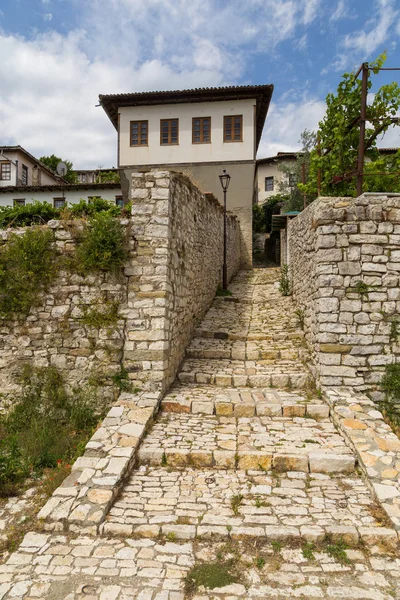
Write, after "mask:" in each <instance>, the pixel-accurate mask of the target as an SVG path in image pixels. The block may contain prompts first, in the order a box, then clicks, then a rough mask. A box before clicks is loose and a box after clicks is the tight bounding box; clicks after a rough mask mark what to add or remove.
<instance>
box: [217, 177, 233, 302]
mask: <svg viewBox="0 0 400 600" xmlns="http://www.w3.org/2000/svg"><path fill="white" fill-rule="evenodd" d="M219 180H220V182H221V186H222V189H223V192H224V262H223V267H222V289H224V290H227V289H228V269H227V263H226V192H227V189H228V187H229V182H230V180H231V176H230V175H228V173H227V172H226V171H225V169H224V170H223V171H222V175H219Z"/></svg>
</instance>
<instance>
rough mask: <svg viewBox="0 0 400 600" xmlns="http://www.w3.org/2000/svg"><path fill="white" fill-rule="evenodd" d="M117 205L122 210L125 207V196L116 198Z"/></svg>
mask: <svg viewBox="0 0 400 600" xmlns="http://www.w3.org/2000/svg"><path fill="white" fill-rule="evenodd" d="M115 204H116V205H117V206H120V207H121V208H122V207H123V206H124V197H123V196H115Z"/></svg>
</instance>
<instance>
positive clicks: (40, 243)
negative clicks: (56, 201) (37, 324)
mask: <svg viewBox="0 0 400 600" xmlns="http://www.w3.org/2000/svg"><path fill="white" fill-rule="evenodd" d="M56 260H57V256H56V254H55V251H54V249H53V233H52V232H51V231H49V230H43V229H41V228H39V227H34V228H32V229H28V230H27V231H26V233H25V234H24V235H16V234H12V235H11V236H10V238H9V240H8V242H7V243H6V244H5V245H4V246H2V247H1V248H0V318H1V319H10V318H13V317H17V318H23V317H26V316H27V315H28V314H29V311H30V310H31V308H32V307H33V306H36V305H37V304H38V303H39V300H40V295H41V293H42V292H43V291H45V290H46V288H47V287H48V286H49V284H50V283H51V282H52V281H53V279H54V278H55V275H56Z"/></svg>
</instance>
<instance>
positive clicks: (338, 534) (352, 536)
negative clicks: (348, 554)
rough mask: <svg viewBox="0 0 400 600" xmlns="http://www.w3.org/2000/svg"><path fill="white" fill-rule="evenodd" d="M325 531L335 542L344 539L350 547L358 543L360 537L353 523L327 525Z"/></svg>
mask: <svg viewBox="0 0 400 600" xmlns="http://www.w3.org/2000/svg"><path fill="white" fill-rule="evenodd" d="M325 531H326V534H327V536H328V538H329V539H330V541H331V542H333V543H338V542H341V541H343V542H344V543H345V544H347V545H348V546H350V547H355V546H357V545H358V541H359V537H358V532H357V529H356V528H355V527H352V526H351V525H327V526H326V528H325Z"/></svg>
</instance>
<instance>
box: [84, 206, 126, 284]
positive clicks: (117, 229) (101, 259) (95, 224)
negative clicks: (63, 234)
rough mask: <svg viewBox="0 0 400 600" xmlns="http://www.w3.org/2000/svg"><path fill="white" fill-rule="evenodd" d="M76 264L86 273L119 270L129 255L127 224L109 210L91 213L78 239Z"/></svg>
mask: <svg viewBox="0 0 400 600" xmlns="http://www.w3.org/2000/svg"><path fill="white" fill-rule="evenodd" d="M78 242H79V243H78V247H77V249H76V253H75V254H76V267H77V269H78V271H81V272H83V273H89V272H92V273H93V272H94V273H95V272H101V271H103V272H109V273H114V274H116V273H118V272H119V271H120V270H121V267H122V265H123V264H124V263H125V261H126V260H127V257H128V250H127V240H126V230H125V227H124V226H123V225H122V224H121V223H120V221H118V220H117V219H115V218H114V217H113V216H112V215H110V214H109V213H107V212H103V213H99V214H97V215H95V216H94V217H92V218H91V219H90V220H89V222H88V226H87V228H85V230H84V233H83V234H82V236H81V237H80V239H78Z"/></svg>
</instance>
